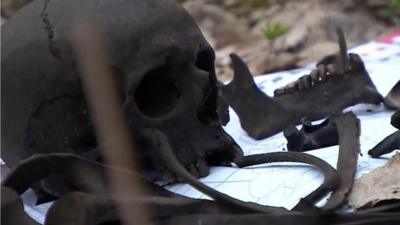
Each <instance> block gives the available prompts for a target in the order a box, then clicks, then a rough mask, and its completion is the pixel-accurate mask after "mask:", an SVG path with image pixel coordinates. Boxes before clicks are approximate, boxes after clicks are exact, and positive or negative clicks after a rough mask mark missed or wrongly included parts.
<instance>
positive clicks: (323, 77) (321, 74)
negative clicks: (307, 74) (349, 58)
mask: <svg viewBox="0 0 400 225" xmlns="http://www.w3.org/2000/svg"><path fill="white" fill-rule="evenodd" d="M318 73H319V78H320V80H321V81H324V80H326V66H325V65H323V64H320V65H318Z"/></svg>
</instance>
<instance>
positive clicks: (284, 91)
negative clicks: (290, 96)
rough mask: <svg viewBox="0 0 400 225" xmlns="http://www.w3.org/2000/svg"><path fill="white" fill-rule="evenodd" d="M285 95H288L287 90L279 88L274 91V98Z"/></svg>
mask: <svg viewBox="0 0 400 225" xmlns="http://www.w3.org/2000/svg"><path fill="white" fill-rule="evenodd" d="M284 94H286V90H285V88H278V89H275V91H274V96H275V97H277V96H281V95H284Z"/></svg>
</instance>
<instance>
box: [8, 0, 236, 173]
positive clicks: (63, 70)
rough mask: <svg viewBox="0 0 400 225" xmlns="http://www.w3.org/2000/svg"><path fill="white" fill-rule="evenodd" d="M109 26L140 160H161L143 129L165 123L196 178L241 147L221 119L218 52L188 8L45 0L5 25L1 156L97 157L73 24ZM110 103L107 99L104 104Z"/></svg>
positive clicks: (157, 0)
mask: <svg viewBox="0 0 400 225" xmlns="http://www.w3.org/2000/svg"><path fill="white" fill-rule="evenodd" d="M81 19H88V20H90V21H94V22H95V23H96V24H97V25H98V26H99V27H100V28H101V29H102V31H103V32H104V36H105V38H106V46H107V48H108V50H109V53H110V58H111V60H112V65H113V67H114V68H115V72H116V74H117V76H118V79H119V81H120V88H119V90H120V91H121V95H122V96H123V99H124V106H125V109H126V112H127V114H128V118H129V123H130V126H131V127H132V130H133V131H134V133H135V141H136V143H137V145H138V148H139V149H140V150H141V154H140V156H141V160H143V162H142V163H141V164H142V165H150V166H151V167H153V168H156V169H157V171H158V172H159V173H161V174H162V175H164V176H165V175H171V174H168V171H167V170H165V168H164V167H163V166H161V165H159V163H158V162H159V160H158V159H157V155H156V154H155V150H154V149H152V146H153V145H152V143H150V141H149V139H147V137H146V135H145V133H146V129H148V128H155V129H159V130H161V131H163V132H164V133H166V135H167V136H168V139H169V141H170V143H171V145H172V146H173V149H174V151H175V154H176V155H177V156H178V158H179V161H180V162H181V163H182V164H183V165H184V166H185V167H187V168H188V169H189V170H190V171H191V173H192V174H193V175H195V176H197V177H200V176H206V175H207V174H208V164H210V163H212V164H220V163H223V162H229V161H232V160H233V159H234V158H235V157H238V156H241V155H242V152H241V150H240V148H239V147H238V146H237V145H236V143H235V142H234V141H233V140H232V138H231V137H229V135H228V134H226V133H225V132H224V130H223V129H222V127H221V124H222V123H223V122H222V119H220V118H219V116H218V113H217V112H220V111H223V110H221V109H218V106H217V101H218V100H217V98H218V88H217V81H216V77H215V71H214V52H213V50H212V48H211V47H210V45H209V44H208V43H207V42H206V40H205V39H204V37H203V35H202V34H201V32H200V30H199V29H198V27H197V26H196V25H195V23H194V22H193V20H192V18H191V17H190V16H189V14H187V12H186V11H185V10H184V9H182V8H181V7H179V5H177V4H176V3H175V2H173V1H169V0H162V1H161V0H146V1H141V0H130V1H127V0H113V1H111V0H100V1H94V0H88V1H79V0H71V1H62V0H51V1H48V0H38V1H34V2H33V3H31V4H29V5H27V6H26V7H24V8H23V9H22V10H20V11H19V12H17V13H16V14H15V15H14V16H13V17H12V18H10V19H9V20H8V21H7V22H6V23H5V24H4V25H3V26H2V28H1V29H2V33H3V38H2V41H1V45H2V58H1V65H2V68H3V71H2V72H3V73H2V78H1V79H2V80H1V81H2V95H1V98H2V107H1V108H2V115H1V122H2V129H3V132H2V144H1V148H2V155H1V157H2V159H4V160H5V162H6V164H7V165H8V166H10V167H13V166H15V164H16V163H18V162H19V161H20V160H22V159H24V158H27V157H29V156H30V155H33V154H35V153H51V152H69V153H74V154H78V155H81V156H85V157H86V158H91V159H96V160H101V159H99V158H98V155H97V151H96V150H93V149H95V148H96V140H95V138H94V135H93V129H92V125H91V122H90V118H89V116H88V115H87V109H86V102H85V100H84V97H83V94H82V90H81V84H80V80H79V76H78V71H77V68H76V60H75V57H74V54H73V51H72V48H71V41H70V39H71V38H70V34H71V30H72V29H73V25H74V24H75V23H76V22H77V21H79V20H81ZM104 104H107V103H106V102H105V103H104Z"/></svg>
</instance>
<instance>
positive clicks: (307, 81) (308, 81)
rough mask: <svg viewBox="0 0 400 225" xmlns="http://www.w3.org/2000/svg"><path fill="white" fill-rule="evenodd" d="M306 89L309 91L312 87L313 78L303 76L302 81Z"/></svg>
mask: <svg viewBox="0 0 400 225" xmlns="http://www.w3.org/2000/svg"><path fill="white" fill-rule="evenodd" d="M301 81H302V83H303V86H304V89H309V88H310V87H311V76H308V75H306V76H303V77H302V79H301Z"/></svg>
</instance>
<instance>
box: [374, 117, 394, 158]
mask: <svg viewBox="0 0 400 225" xmlns="http://www.w3.org/2000/svg"><path fill="white" fill-rule="evenodd" d="M390 123H391V124H392V125H393V126H394V127H396V128H397V129H400V111H397V112H395V113H394V114H393V115H392V118H391V121H390ZM396 149H400V130H398V131H395V132H394V133H392V134H390V135H389V136H387V137H386V138H385V139H383V140H382V141H381V142H379V143H378V144H377V145H376V146H375V147H373V148H372V149H371V150H369V151H368V154H369V155H370V156H371V157H372V158H378V157H380V156H381V155H384V154H387V153H390V152H393V151H394V150H396Z"/></svg>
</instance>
